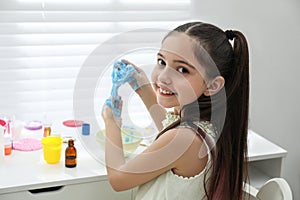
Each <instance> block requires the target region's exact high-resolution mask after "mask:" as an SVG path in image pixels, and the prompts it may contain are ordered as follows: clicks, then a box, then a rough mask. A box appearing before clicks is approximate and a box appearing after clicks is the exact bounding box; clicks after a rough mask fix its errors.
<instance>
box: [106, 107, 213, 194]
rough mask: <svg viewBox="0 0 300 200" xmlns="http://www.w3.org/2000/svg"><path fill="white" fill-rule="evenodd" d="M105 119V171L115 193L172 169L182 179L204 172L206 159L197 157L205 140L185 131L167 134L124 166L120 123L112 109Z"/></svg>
mask: <svg viewBox="0 0 300 200" xmlns="http://www.w3.org/2000/svg"><path fill="white" fill-rule="evenodd" d="M102 116H103V118H104V121H105V126H106V137H107V141H106V147H105V148H106V151H105V157H106V169H107V174H108V179H109V182H110V184H111V186H112V187H113V189H114V190H116V191H122V190H128V189H131V188H134V187H136V186H139V185H141V184H143V183H146V182H148V181H150V180H152V179H154V178H155V177H157V176H159V175H160V174H162V173H164V172H166V171H169V170H171V169H172V170H173V172H176V174H179V175H183V176H185V175H187V176H189V175H191V176H193V175H195V174H198V173H199V171H197V170H199V169H200V170H202V169H201V167H199V166H202V167H203V168H204V167H205V164H206V162H207V158H203V159H202V158H199V157H198V154H199V150H200V149H201V146H202V140H200V139H199V137H197V136H195V133H194V132H193V131H191V130H186V129H171V130H169V131H167V132H165V133H164V134H163V135H161V136H160V137H159V138H158V139H157V140H155V141H154V142H153V143H152V144H151V146H149V147H148V148H147V149H146V150H145V151H143V152H142V153H141V154H139V155H137V156H136V157H134V158H133V159H131V160H129V161H128V162H125V159H124V154H123V149H122V140H121V132H120V126H119V124H118V122H116V121H115V120H114V119H113V117H112V116H113V114H112V112H111V109H110V108H109V107H105V108H104V110H103V113H102ZM187 163H189V164H188V165H187ZM192 166H194V168H193V167H192ZM195 169H196V171H195Z"/></svg>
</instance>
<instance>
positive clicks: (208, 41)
mask: <svg viewBox="0 0 300 200" xmlns="http://www.w3.org/2000/svg"><path fill="white" fill-rule="evenodd" d="M176 32H182V33H185V34H187V35H188V36H190V37H191V38H192V39H193V40H195V41H196V43H197V44H198V45H195V47H194V48H195V51H194V52H195V56H197V57H198V60H199V63H202V64H203V62H204V66H205V72H206V75H207V76H208V78H214V77H215V76H217V75H218V74H219V75H221V76H222V77H224V79H225V85H224V89H223V92H225V96H226V98H225V101H220V99H221V98H220V96H218V95H220V94H219V93H220V92H219V93H217V94H215V95H212V96H210V97H208V96H204V95H202V96H200V97H199V98H198V100H197V101H196V102H193V103H191V104H190V105H186V106H185V107H184V108H183V109H182V111H181V121H189V120H193V118H194V117H197V116H193V114H191V113H198V115H199V113H200V118H199V116H198V119H200V120H206V121H211V123H213V124H214V125H215V127H216V128H217V130H218V131H217V132H218V139H217V141H216V145H215V146H214V147H213V149H211V155H212V165H211V169H210V171H211V174H210V175H209V179H208V182H207V183H205V191H206V196H207V199H208V200H222V199H224V200H229V199H230V200H238V199H242V198H243V183H244V182H245V181H247V176H248V174H247V169H248V168H247V166H248V161H247V132H248V115H249V52H248V45H247V41H246V38H245V36H244V35H243V34H242V33H241V32H239V31H235V30H231V31H227V32H226V33H225V32H224V31H223V30H221V29H220V28H218V27H216V26H214V25H211V24H207V23H202V22H191V23H187V24H184V25H181V26H179V27H177V28H176V29H174V30H173V31H171V32H170V33H169V34H168V35H167V36H166V37H168V36H169V35H171V34H173V33H176ZM229 40H233V45H232V44H231V43H230V41H229ZM199 47H201V48H203V49H204V50H205V51H206V52H207V53H208V54H209V56H210V58H211V59H212V61H213V62H214V64H215V66H216V68H215V69H217V70H215V69H214V67H208V66H207V65H205V62H207V61H203V56H201V55H200V54H201V53H200V54H199ZM224 90H225V91H224ZM212 104H214V105H216V106H215V108H214V110H212ZM195 106H197V109H198V110H199V112H194V111H195ZM213 113H217V115H216V116H217V118H215V119H214V120H211V119H212V115H213ZM222 113H223V114H222ZM179 123H180V121H178V122H177V123H175V124H173V125H172V126H170V127H168V128H167V129H165V130H163V131H162V132H161V133H160V134H159V136H160V135H161V134H163V133H164V132H165V131H166V130H168V129H170V128H174V127H176V125H178V124H179ZM159 136H158V137H159ZM206 175H207V174H206Z"/></svg>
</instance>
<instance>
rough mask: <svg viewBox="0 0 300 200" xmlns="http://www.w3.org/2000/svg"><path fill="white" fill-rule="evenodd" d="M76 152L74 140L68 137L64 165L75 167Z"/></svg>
mask: <svg viewBox="0 0 300 200" xmlns="http://www.w3.org/2000/svg"><path fill="white" fill-rule="evenodd" d="M76 157H77V152H76V148H75V147H74V140H73V139H70V140H69V141H68V147H67V148H66V152H65V166H66V167H69V168H72V167H76V164H77V159H76Z"/></svg>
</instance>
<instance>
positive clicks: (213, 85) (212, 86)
mask: <svg viewBox="0 0 300 200" xmlns="http://www.w3.org/2000/svg"><path fill="white" fill-rule="evenodd" d="M224 84H225V79H224V78H223V76H217V77H216V78H214V79H213V80H212V81H210V83H209V84H208V87H207V89H206V90H205V91H204V95H205V96H212V95H214V94H216V93H218V92H219V91H220V90H221V89H222V88H223V87H224Z"/></svg>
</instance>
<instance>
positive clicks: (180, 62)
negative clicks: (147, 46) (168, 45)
mask: <svg viewBox="0 0 300 200" xmlns="http://www.w3.org/2000/svg"><path fill="white" fill-rule="evenodd" d="M157 55H158V56H160V57H162V58H164V59H165V57H164V56H163V55H162V54H161V53H157ZM173 62H174V63H179V64H185V65H187V66H189V67H190V68H192V69H196V68H195V67H194V66H193V65H191V64H190V63H188V62H186V61H184V60H173Z"/></svg>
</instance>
